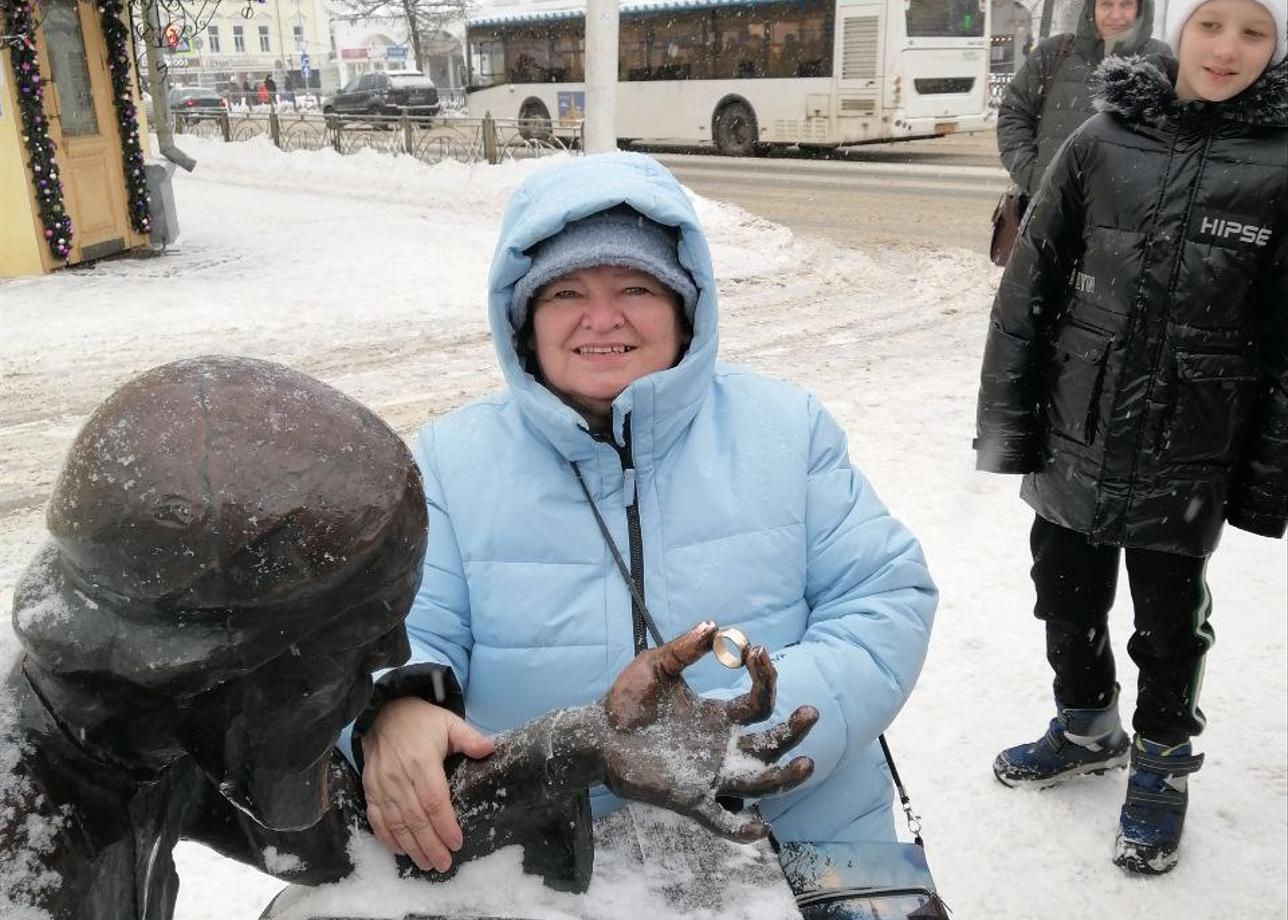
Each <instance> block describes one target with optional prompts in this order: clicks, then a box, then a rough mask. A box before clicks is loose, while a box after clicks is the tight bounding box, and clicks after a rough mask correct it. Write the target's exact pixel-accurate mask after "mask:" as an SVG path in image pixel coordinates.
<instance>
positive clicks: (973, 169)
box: [649, 132, 1006, 252]
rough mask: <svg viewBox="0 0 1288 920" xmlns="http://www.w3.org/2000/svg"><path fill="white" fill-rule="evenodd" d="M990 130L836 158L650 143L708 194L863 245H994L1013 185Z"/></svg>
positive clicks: (868, 148) (855, 150)
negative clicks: (674, 148) (996, 216)
mask: <svg viewBox="0 0 1288 920" xmlns="http://www.w3.org/2000/svg"><path fill="white" fill-rule="evenodd" d="M996 151H997V146H996V138H995V135H994V134H993V133H992V132H988V133H981V134H967V135H952V136H949V137H944V138H935V139H932V140H921V141H904V142H901V143H892V144H870V145H865V146H862V147H851V148H846V149H845V150H842V151H838V152H836V153H835V154H833V155H832V156H830V157H827V158H822V157H819V156H803V155H798V156H790V155H789V156H779V157H773V158H767V157H754V158H746V159H735V158H730V157H722V156H719V155H716V154H714V153H710V152H706V151H697V150H689V151H686V152H684V153H674V152H668V151H663V150H662V149H660V148H658V149H652V150H650V151H649V152H651V153H652V154H653V155H654V156H656V157H657V158H658V159H659V160H660V161H662V162H663V163H665V164H666V165H667V167H668V168H669V169H671V170H672V171H673V172H674V173H675V174H676V176H678V177H679V179H680V181H681V182H683V183H684V184H685V185H687V186H688V187H689V188H691V189H693V190H694V191H695V192H697V193H698V194H700V195H703V196H704V197H707V198H715V199H718V200H722V201H729V202H732V203H734V204H737V205H739V206H740V207H743V208H746V209H747V210H748V211H751V212H752V213H755V214H758V215H760V216H762V217H765V218H768V219H769V220H772V221H775V222H776V223H781V224H784V225H786V226H788V227H791V228H792V229H793V230H795V231H796V232H798V233H801V234H804V235H809V236H818V237H823V238H826V239H828V240H831V241H833V242H835V243H839V244H842V245H846V246H854V247H859V248H871V247H893V248H898V249H913V250H916V249H925V248H942V247H961V248H968V249H974V250H977V251H980V252H983V251H985V250H987V248H988V241H989V236H990V234H991V232H992V226H991V224H990V217H991V215H992V213H993V206H994V205H995V204H996V203H997V197H998V195H999V194H1000V193H1001V191H1002V189H1003V188H1004V187H1005V185H1006V178H1005V174H1004V173H1003V172H1002V170H1001V167H1000V166H999V165H998V161H997V152H996Z"/></svg>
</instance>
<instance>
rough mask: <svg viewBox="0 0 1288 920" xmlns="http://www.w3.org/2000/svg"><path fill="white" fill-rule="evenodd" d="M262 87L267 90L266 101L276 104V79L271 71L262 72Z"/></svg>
mask: <svg viewBox="0 0 1288 920" xmlns="http://www.w3.org/2000/svg"><path fill="white" fill-rule="evenodd" d="M264 89H266V90H268V101H269V102H271V103H273V104H274V105H276V104H277V81H276V80H274V79H273V75H272V74H271V73H266V74H264Z"/></svg>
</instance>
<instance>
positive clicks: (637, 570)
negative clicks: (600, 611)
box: [592, 415, 648, 655]
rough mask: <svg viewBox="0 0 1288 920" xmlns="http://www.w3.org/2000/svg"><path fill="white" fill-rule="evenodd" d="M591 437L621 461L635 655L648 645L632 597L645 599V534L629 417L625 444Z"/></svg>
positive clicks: (624, 426)
mask: <svg viewBox="0 0 1288 920" xmlns="http://www.w3.org/2000/svg"><path fill="white" fill-rule="evenodd" d="M592 437H595V439H596V440H602V441H605V442H607V443H609V444H612V445H613V449H614V450H616V451H617V457H618V459H619V460H621V462H622V492H623V495H624V496H625V498H626V537H627V540H628V541H629V542H630V546H629V547H628V549H629V551H630V561H631V562H630V564H631V583H632V584H634V585H635V591H634V592H632V593H631V634H632V638H633V640H634V646H635V654H636V655H638V654H639V653H640V652H642V651H644V650H645V649H646V648H648V638H647V632H646V631H645V627H644V610H643V609H642V608H641V607H640V605H639V603H638V602H637V601H636V600H635V597H636V593H637V592H638V595H639V598H640V599H641V600H643V599H644V538H643V534H642V531H641V529H640V509H639V504H638V502H637V500H636V499H637V497H638V496H637V494H636V489H635V460H634V458H633V457H632V456H631V417H630V416H629V415H628V416H626V419H625V420H624V422H623V424H622V440H623V441H624V442H625V444H624V446H621V447H618V446H617V443H616V442H615V441H613V440H612V437H611V436H603V435H601V436H596V435H592Z"/></svg>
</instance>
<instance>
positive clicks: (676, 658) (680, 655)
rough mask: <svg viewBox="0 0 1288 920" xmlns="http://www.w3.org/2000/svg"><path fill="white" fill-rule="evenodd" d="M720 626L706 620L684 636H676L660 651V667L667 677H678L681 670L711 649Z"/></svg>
mask: <svg viewBox="0 0 1288 920" xmlns="http://www.w3.org/2000/svg"><path fill="white" fill-rule="evenodd" d="M718 628H719V627H717V626H716V624H715V623H713V622H711V621H710V620H704V621H703V622H701V623H699V624H698V625H697V626H695V627H693V628H692V629H690V630H689V631H688V632H686V633H685V634H684V635H682V636H676V637H675V638H674V639H672V640H671V641H670V642H668V643H666V645H663V646H661V647H660V648H659V649H658V650H657V651H658V667H659V668H660V669H661V671H662V673H663V674H665V675H666V676H667V677H671V678H678V677H679V676H680V672H681V671H683V670H684V669H685V668H687V667H688V666H689V665H691V664H693V663H695V662H696V661H698V660H699V659H701V658H702V656H703V655H705V654H706V653H707V652H709V651H711V640H712V638H713V637H714V636H715V634H716V630H717V629H718Z"/></svg>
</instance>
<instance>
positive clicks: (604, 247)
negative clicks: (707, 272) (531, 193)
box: [510, 205, 698, 330]
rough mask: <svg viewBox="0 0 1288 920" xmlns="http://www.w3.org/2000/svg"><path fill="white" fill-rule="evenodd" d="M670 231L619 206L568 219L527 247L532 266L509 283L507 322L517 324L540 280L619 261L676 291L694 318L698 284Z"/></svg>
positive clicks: (524, 315) (519, 326)
mask: <svg viewBox="0 0 1288 920" xmlns="http://www.w3.org/2000/svg"><path fill="white" fill-rule="evenodd" d="M678 247H679V237H678V235H677V233H676V231H675V230H673V229H671V228H669V227H664V226H662V225H661V224H659V223H657V222H655V221H652V220H649V219H648V218H647V217H645V216H644V215H642V214H640V213H639V212H638V211H636V210H634V209H633V208H631V207H628V206H626V205H622V206H620V207H615V208H612V209H610V210H607V211H600V212H599V213H598V214H592V215H591V216H590V217H584V218H582V219H581V220H578V221H573V222H572V223H570V224H568V225H567V226H566V227H564V228H563V230H561V231H560V232H559V233H557V234H555V235H554V236H552V237H547V238H546V239H544V240H542V241H541V242H540V243H537V244H536V245H535V246H533V247H532V248H531V249H529V250H528V255H529V256H530V257H531V258H532V265H531V266H530V267H529V268H528V273H527V274H526V275H524V276H523V277H522V278H520V279H519V280H518V282H517V283H516V284H515V285H514V294H513V295H511V297H510V323H511V324H512V325H513V326H514V328H515V329H516V330H517V329H522V328H523V324H524V322H525V321H526V320H527V318H528V304H529V302H530V301H531V300H532V298H533V296H534V295H535V294H536V293H537V291H539V290H540V289H541V287H542V286H543V285H545V284H546V283H548V282H550V281H554V280H555V279H556V278H560V277H562V276H564V275H566V274H568V273H569V272H572V271H576V270H577V269H579V268H591V267H593V266H598V265H619V266H623V267H625V268H634V269H638V270H639V271H642V272H647V273H648V274H650V275H652V276H653V277H654V278H656V279H657V280H658V281H661V282H662V283H663V284H665V285H666V286H667V287H669V288H670V289H671V290H673V291H675V292H676V293H677V294H679V295H680V299H681V300H682V301H683V302H684V314H685V316H687V317H688V318H689V320H690V321H692V320H693V311H694V308H695V307H696V306H697V302H698V287H697V285H696V284H695V283H694V281H693V276H692V275H690V274H689V272H688V270H686V269H685V267H684V266H683V265H681V264H680V253H679V248H678Z"/></svg>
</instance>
